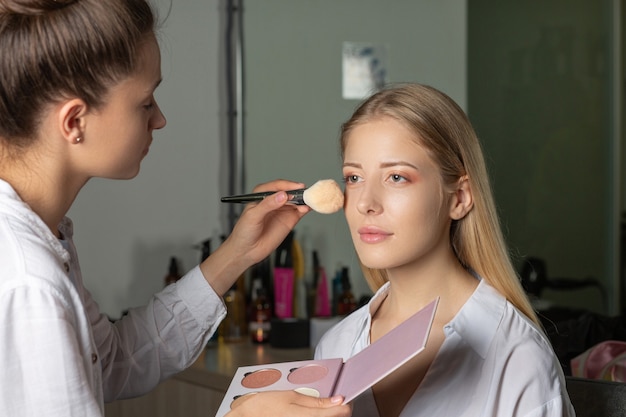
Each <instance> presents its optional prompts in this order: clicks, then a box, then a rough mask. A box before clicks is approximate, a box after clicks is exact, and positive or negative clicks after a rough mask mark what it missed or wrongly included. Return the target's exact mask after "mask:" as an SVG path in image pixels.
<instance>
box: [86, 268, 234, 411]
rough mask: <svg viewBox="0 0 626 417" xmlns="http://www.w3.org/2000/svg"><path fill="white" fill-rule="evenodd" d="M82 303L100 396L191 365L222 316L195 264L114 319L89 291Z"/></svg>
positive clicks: (148, 385)
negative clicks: (93, 345)
mask: <svg viewBox="0 0 626 417" xmlns="http://www.w3.org/2000/svg"><path fill="white" fill-rule="evenodd" d="M84 302H85V306H86V309H87V313H88V315H89V320H90V321H91V323H92V328H93V333H94V338H95V342H96V346H97V348H98V352H99V354H100V357H101V364H102V378H103V388H104V399H105V401H113V400H115V399H119V398H128V397H133V396H137V395H141V394H144V393H146V392H148V391H149V390H151V389H152V388H154V387H155V386H156V385H157V384H158V383H159V382H160V381H162V380H163V379H165V378H168V377H169V376H171V375H173V374H175V373H177V372H179V371H181V370H183V369H185V368H186V367H188V366H189V365H191V364H192V363H193V361H194V360H196V359H197V357H198V356H199V355H200V353H201V352H202V349H204V348H205V346H206V344H207V342H208V340H209V338H210V337H211V336H212V334H213V333H214V332H215V331H216V330H217V327H218V325H219V323H220V321H221V320H222V319H223V318H224V316H225V315H226V309H225V307H224V304H223V301H222V299H221V298H220V297H219V296H218V295H217V294H216V293H215V292H214V291H213V289H212V288H211V286H210V285H209V284H208V283H207V282H206V280H205V279H204V276H203V275H202V272H201V271H200V268H199V267H196V268H194V269H193V270H191V271H190V272H189V273H188V274H186V275H185V276H184V277H183V278H182V279H181V280H179V281H178V282H176V283H174V284H170V285H169V286H167V287H166V288H165V289H163V290H162V291H161V292H159V293H157V294H156V295H155V296H154V297H153V298H152V299H151V300H150V302H149V303H148V305H147V306H145V307H140V308H135V309H132V310H130V311H129V313H128V315H126V316H124V317H123V318H122V319H120V320H118V321H116V322H115V323H111V322H110V321H109V320H108V318H107V317H106V316H105V315H102V314H100V312H99V310H98V306H97V304H96V303H95V301H94V300H93V299H92V298H91V296H90V295H89V294H88V293H85V300H84Z"/></svg>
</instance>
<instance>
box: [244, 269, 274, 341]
mask: <svg viewBox="0 0 626 417" xmlns="http://www.w3.org/2000/svg"><path fill="white" fill-rule="evenodd" d="M271 318H272V307H271V304H270V302H269V298H268V297H267V290H266V289H265V288H264V287H263V281H262V280H261V279H260V278H258V279H254V281H253V282H252V302H251V303H250V322H249V325H248V332H249V333H250V339H251V340H252V343H267V342H268V341H269V338H270V331H271V328H272V325H271Z"/></svg>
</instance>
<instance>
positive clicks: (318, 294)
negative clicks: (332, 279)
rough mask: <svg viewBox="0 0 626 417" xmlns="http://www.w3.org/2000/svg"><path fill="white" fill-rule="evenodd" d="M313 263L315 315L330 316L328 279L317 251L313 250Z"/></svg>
mask: <svg viewBox="0 0 626 417" xmlns="http://www.w3.org/2000/svg"><path fill="white" fill-rule="evenodd" d="M313 263H314V265H315V277H314V284H315V312H314V313H313V315H314V316H315V317H330V315H331V313H332V309H331V306H330V294H329V293H328V279H327V277H326V270H325V269H324V267H323V266H321V265H320V262H319V257H318V255H317V251H313Z"/></svg>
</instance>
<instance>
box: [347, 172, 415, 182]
mask: <svg viewBox="0 0 626 417" xmlns="http://www.w3.org/2000/svg"><path fill="white" fill-rule="evenodd" d="M388 178H389V179H391V180H392V182H394V183H399V182H406V181H408V178H406V177H405V176H404V175H401V174H390V175H389V177H388ZM359 180H361V177H359V176H358V175H355V174H351V175H346V176H344V177H343V182H344V183H346V184H354V183H356V182H359Z"/></svg>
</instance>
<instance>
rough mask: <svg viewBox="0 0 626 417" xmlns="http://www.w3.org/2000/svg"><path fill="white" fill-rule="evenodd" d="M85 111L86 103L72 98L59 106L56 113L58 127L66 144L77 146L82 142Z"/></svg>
mask: <svg viewBox="0 0 626 417" xmlns="http://www.w3.org/2000/svg"><path fill="white" fill-rule="evenodd" d="M87 109H88V107H87V103H85V102H84V101H83V100H81V99H79V98H73V99H71V100H68V101H65V102H64V103H62V104H61V107H60V109H59V112H58V126H59V131H60V132H61V135H62V136H63V139H65V140H66V141H67V142H68V143H72V144H77V143H80V141H81V140H82V138H83V134H84V131H85V116H86V115H87Z"/></svg>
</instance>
